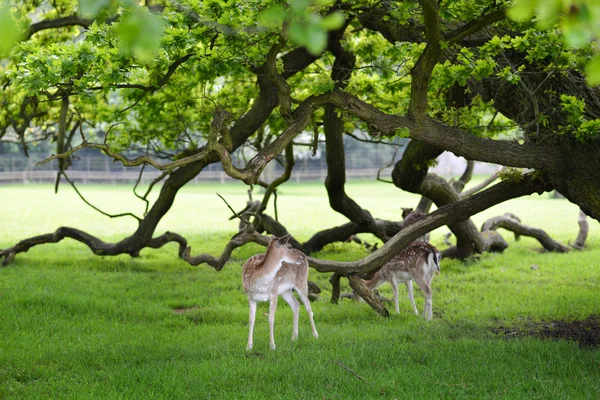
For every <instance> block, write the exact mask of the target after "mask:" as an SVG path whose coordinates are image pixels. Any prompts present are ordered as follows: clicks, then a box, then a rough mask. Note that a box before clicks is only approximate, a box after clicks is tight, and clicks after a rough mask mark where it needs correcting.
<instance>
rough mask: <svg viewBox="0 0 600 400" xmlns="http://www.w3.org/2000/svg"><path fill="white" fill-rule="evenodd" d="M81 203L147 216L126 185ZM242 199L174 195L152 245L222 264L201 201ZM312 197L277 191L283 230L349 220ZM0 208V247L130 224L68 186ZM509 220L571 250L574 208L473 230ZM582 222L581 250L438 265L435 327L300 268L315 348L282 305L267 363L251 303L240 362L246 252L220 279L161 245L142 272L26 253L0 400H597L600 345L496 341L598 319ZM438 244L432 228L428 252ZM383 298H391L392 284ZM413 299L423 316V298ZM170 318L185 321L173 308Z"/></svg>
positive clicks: (4, 198)
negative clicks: (534, 327)
mask: <svg viewBox="0 0 600 400" xmlns="http://www.w3.org/2000/svg"><path fill="white" fill-rule="evenodd" d="M81 189H82V190H83V192H84V194H85V195H86V196H87V197H89V200H90V201H92V202H94V204H97V205H101V206H102V207H103V208H105V209H107V210H109V211H111V212H121V211H129V210H131V209H134V210H136V211H138V212H139V211H140V210H143V204H142V203H141V202H140V201H139V200H137V199H135V198H134V197H133V196H132V195H131V193H130V192H129V191H128V189H126V188H125V187H122V186H82V188H81ZM244 190H245V188H244V187H243V185H199V186H192V187H189V188H185V189H184V190H183V191H182V192H181V193H180V194H179V195H178V197H177V199H176V202H175V204H174V207H173V210H172V211H171V212H170V213H169V215H168V216H167V217H166V218H165V219H164V221H162V222H161V225H160V227H159V231H158V232H159V233H160V232H162V231H165V230H171V231H174V232H178V233H181V234H183V235H185V236H186V237H187V238H188V239H189V240H190V243H191V245H192V246H193V253H198V252H209V253H211V254H218V253H220V251H221V250H222V248H223V246H224V244H225V243H226V242H227V240H228V238H229V236H230V235H231V234H232V233H233V232H234V231H235V228H236V225H237V222H235V221H227V217H228V216H229V211H228V210H227V208H226V207H225V205H224V204H223V203H222V202H221V201H220V199H218V197H216V195H215V194H214V193H215V192H217V191H218V192H219V193H221V194H222V195H224V196H225V197H226V198H227V199H228V201H229V202H230V203H231V204H232V205H233V206H234V207H236V208H238V207H239V208H241V207H242V206H243V205H244V203H245V201H246V194H245V191H244ZM348 192H349V194H350V195H352V196H353V197H354V198H355V199H356V200H357V201H358V202H359V204H361V205H363V206H365V207H367V208H370V209H371V211H372V212H373V213H374V215H375V216H377V217H381V218H389V219H398V218H399V217H398V214H399V209H400V207H402V206H405V207H406V206H414V205H415V204H416V202H417V200H418V197H416V196H413V195H408V194H405V193H402V192H401V191H399V190H397V189H395V188H393V187H392V186H391V185H383V184H375V183H366V182H350V183H349V185H348ZM323 194H324V189H323V187H322V184H290V185H288V186H286V187H284V188H283V189H282V190H281V195H280V197H279V216H280V220H281V221H282V222H283V223H284V224H285V225H286V226H287V227H288V229H290V231H292V232H294V233H295V234H297V236H298V237H299V238H300V239H307V238H308V237H310V235H311V234H312V233H314V232H316V231H317V230H319V229H322V228H327V227H331V226H333V225H335V224H339V223H343V222H345V220H344V218H343V217H341V216H339V215H337V214H336V213H334V212H333V211H331V210H330V209H329V208H328V206H327V200H326V198H324V197H323V196H322V195H323ZM0 206H1V207H0V221H1V222H0V223H1V225H0V248H4V247H6V246H9V245H12V244H14V243H15V242H16V241H18V240H20V239H22V238H24V237H27V236H32V235H36V234H40V233H48V232H52V231H54V230H55V229H56V228H57V227H58V226H61V225H66V226H73V227H77V228H82V229H85V230H87V231H89V232H90V233H92V234H95V235H98V236H99V237H101V238H103V239H105V240H118V239H119V238H122V237H124V236H125V235H127V234H128V233H130V232H131V231H132V230H133V229H134V228H135V221H134V220H132V219H130V220H128V219H116V220H114V219H113V220H111V219H108V218H106V217H103V216H101V215H99V214H97V213H96V212H94V211H92V210H90V209H89V208H88V207H87V206H85V205H84V204H82V203H81V201H80V200H79V199H78V198H77V197H76V195H74V194H73V193H72V191H71V190H70V189H68V188H67V187H64V188H62V190H61V191H60V192H59V194H58V195H54V194H52V189H51V187H50V186H47V185H39V186H25V187H23V186H8V187H2V188H0ZM506 211H511V212H515V213H517V214H519V215H520V216H521V217H522V218H523V222H525V223H528V224H530V225H533V226H537V227H540V228H542V229H545V230H547V231H548V233H550V234H551V235H553V237H555V238H556V239H558V240H561V241H563V242H565V243H566V242H567V241H568V240H574V238H575V236H576V233H577V223H576V218H577V207H576V206H573V205H572V204H569V203H568V202H567V201H565V200H555V199H550V198H549V197H548V196H542V197H538V196H535V197H534V196H532V197H529V198H524V199H517V200H513V201H510V202H507V203H505V204H502V205H499V206H496V207H494V208H493V209H491V210H488V211H486V212H485V213H482V215H477V216H475V218H474V220H475V221H476V223H477V224H480V223H481V222H483V220H485V219H486V218H487V217H490V216H493V215H498V214H501V213H503V212H506ZM590 225H591V230H590V237H589V241H588V245H589V249H588V250H586V251H584V252H573V253H570V254H566V255H556V254H539V253H538V252H537V251H536V250H538V249H539V248H540V246H539V244H537V242H535V241H534V240H531V239H528V238H524V239H523V240H521V241H520V242H515V241H514V239H513V238H512V236H511V235H508V234H505V235H504V236H505V238H506V239H507V240H508V242H509V244H510V247H509V249H508V250H507V251H506V252H505V253H504V254H502V255H489V254H488V255H484V256H483V257H481V259H480V260H479V261H476V262H475V261H472V262H468V263H461V262H457V261H448V260H443V261H442V274H441V275H439V276H436V277H435V278H434V281H433V285H432V286H433V290H434V297H433V310H434V320H433V321H431V322H426V321H424V320H423V319H422V318H419V317H415V316H413V315H411V313H410V305H409V302H408V299H407V298H406V296H404V295H403V296H401V303H400V309H401V314H400V315H395V314H393V315H392V316H391V318H389V319H387V320H386V319H383V318H380V317H378V316H377V315H376V314H375V313H374V312H373V311H372V310H371V309H370V308H369V307H368V306H366V305H365V304H364V303H361V304H356V303H353V302H351V301H348V300H344V301H342V302H341V303H340V304H339V305H331V304H329V302H328V296H329V294H330V293H329V288H330V286H329V284H328V283H327V278H328V277H327V276H326V275H319V274H316V273H314V272H311V277H310V279H312V280H315V281H316V282H318V284H319V285H320V286H321V287H322V288H323V289H324V292H323V293H322V299H321V300H320V301H317V302H315V303H313V309H314V312H315V322H316V324H317V329H318V330H319V334H320V338H319V339H318V340H315V339H314V338H312V336H311V335H310V327H309V324H308V319H307V317H306V313H305V311H304V310H302V311H301V316H300V338H299V340H298V341H297V342H291V341H290V340H289V338H290V336H291V329H292V328H291V325H292V318H291V311H290V309H289V307H287V305H285V303H284V302H283V301H280V303H279V304H280V305H279V308H278V313H277V318H276V326H275V333H276V341H277V350H276V351H270V350H269V349H268V326H267V318H266V314H265V313H266V312H267V307H266V304H264V303H263V304H262V305H261V306H259V312H258V313H257V324H256V331H255V340H254V341H255V349H254V351H252V352H251V353H247V352H245V351H244V348H245V343H246V339H247V318H248V314H247V303H246V298H245V295H244V293H243V291H242V289H241V282H240V269H241V265H242V263H243V262H244V260H245V259H247V258H248V257H249V256H250V255H251V254H254V253H256V252H259V251H261V248H260V247H259V246H256V245H248V246H246V247H244V248H242V249H238V250H236V251H235V252H234V254H233V258H232V260H231V262H230V263H228V264H227V265H226V266H225V268H224V269H223V270H222V271H221V272H216V271H214V270H212V269H211V268H209V267H206V266H200V267H191V266H189V265H187V264H186V263H184V262H182V261H180V260H178V259H177V258H176V256H175V255H176V246H175V245H173V244H170V245H167V246H165V247H164V248H162V249H160V250H144V251H143V252H142V257H140V258H138V259H131V258H129V257H126V256H118V257H107V258H100V257H97V256H93V255H92V254H91V252H90V251H89V250H88V249H87V248H85V247H84V246H83V245H80V244H78V243H75V242H73V241H69V240H64V241H63V242H61V243H59V244H50V245H45V246H39V247H37V248H34V249H31V250H30V251H29V252H28V253H25V254H19V255H18V256H17V259H16V261H15V262H14V263H13V264H12V265H11V266H10V267H8V268H4V269H0V338H1V339H0V398H1V399H5V398H7V399H11V398H15V399H17V398H18V399H29V398H43V399H46V398H60V399H62V398H73V399H89V398H126V399H130V398H139V399H150V398H157V399H159V398H160V399H165V398H170V399H179V398H225V399H232V398H256V399H264V398H286V399H287V398H290V399H297V398H310V399H313V398H325V399H346V398H442V397H443V398H506V399H516V398H528V399H529V398H542V399H545V398H550V397H552V398H569V399H571V398H598V397H599V396H600V349H598V348H592V349H589V348H587V349H582V348H580V347H579V346H578V345H577V344H576V343H574V342H570V341H563V340H560V341H551V340H540V339H537V338H534V337H518V338H513V337H509V336H504V335H502V334H499V335H498V334H494V333H493V332H492V328H494V327H499V326H504V327H516V328H519V327H520V328H523V329H525V328H526V327H528V326H530V324H532V323H536V322H540V321H551V320H572V319H583V318H586V317H587V316H590V315H594V314H599V313H600V296H599V295H598V290H599V287H600V268H599V266H598V261H597V260H598V259H600V226H599V224H598V223H597V222H595V221H591V223H590ZM445 232H446V229H439V230H437V231H436V232H434V235H433V241H434V243H436V244H438V245H440V244H441V237H442V235H443V233H445ZM503 234H504V232H503ZM365 254H366V253H365V251H364V250H363V249H362V248H360V247H359V246H357V245H354V244H352V245H348V244H346V245H341V244H336V245H331V246H328V247H327V248H325V249H324V251H323V252H321V253H319V254H318V256H319V257H322V258H330V259H336V260H351V259H357V258H360V257H362V256H364V255H365ZM533 264H536V265H538V266H539V268H538V269H537V270H532V269H531V266H532V265H533ZM344 290H347V286H346V287H345V288H344ZM381 291H382V294H384V295H386V296H388V297H389V296H391V291H390V290H389V288H386V287H383V288H382V290H381ZM416 297H417V299H416V300H417V306H418V307H419V308H420V309H422V306H423V298H422V295H421V293H420V291H418V290H416ZM180 308H186V309H189V310H188V311H186V312H184V313H176V312H174V310H177V309H180ZM340 364H343V365H345V366H346V367H348V368H350V369H351V370H352V371H354V372H355V373H356V374H357V375H359V376H360V377H361V378H362V379H363V380H364V381H362V380H360V379H358V378H357V377H355V376H354V375H353V374H352V373H351V372H350V371H348V370H346V369H344V368H343V367H341V366H340Z"/></svg>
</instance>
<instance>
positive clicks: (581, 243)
mask: <svg viewBox="0 0 600 400" xmlns="http://www.w3.org/2000/svg"><path fill="white" fill-rule="evenodd" d="M577 223H578V224H579V233H578V234H577V239H575V243H573V244H572V245H571V247H573V248H575V249H577V250H583V248H584V247H585V241H586V239H587V236H588V232H589V231H590V224H589V223H588V221H587V215H585V213H584V212H583V211H582V210H579V218H578V219H577Z"/></svg>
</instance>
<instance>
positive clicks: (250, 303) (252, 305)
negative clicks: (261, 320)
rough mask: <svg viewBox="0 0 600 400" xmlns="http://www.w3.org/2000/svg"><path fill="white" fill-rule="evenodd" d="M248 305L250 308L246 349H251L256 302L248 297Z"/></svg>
mask: <svg viewBox="0 0 600 400" xmlns="http://www.w3.org/2000/svg"><path fill="white" fill-rule="evenodd" d="M248 306H249V308H250V315H249V319H250V331H249V332H248V345H247V346H246V350H252V345H253V343H252V336H253V335H254V321H255V319H256V302H255V301H254V300H252V299H250V298H248Z"/></svg>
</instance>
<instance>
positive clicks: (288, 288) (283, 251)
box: [242, 235, 319, 350]
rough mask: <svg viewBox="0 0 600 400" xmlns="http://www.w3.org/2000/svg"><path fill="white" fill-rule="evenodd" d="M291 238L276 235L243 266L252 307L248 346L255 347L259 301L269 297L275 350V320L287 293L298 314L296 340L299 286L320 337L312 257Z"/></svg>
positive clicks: (243, 277) (293, 331) (272, 347)
mask: <svg viewBox="0 0 600 400" xmlns="http://www.w3.org/2000/svg"><path fill="white" fill-rule="evenodd" d="M289 240H290V235H286V236H283V237H281V238H277V237H275V236H272V237H271V240H270V241H269V244H268V246H267V251H266V253H264V254H257V255H255V256H252V257H250V258H249V259H248V261H246V263H245V264H244V266H243V267H242V284H243V286H244V291H245V292H246V294H247V295H248V305H249V307H250V317H249V319H250V331H249V333H248V346H247V347H246V350H250V349H252V345H253V341H252V337H253V334H254V321H255V317H256V303H257V302H260V301H269V303H270V304H269V334H270V339H271V341H270V345H271V349H272V350H275V333H274V323H275V310H276V309H277V298H278V296H281V297H283V299H284V300H285V301H286V303H288V304H289V305H290V307H291V308H292V312H293V314H294V320H293V330H292V340H296V339H297V338H298V316H299V311H300V304H299V303H298V300H296V298H295V297H294V294H293V293H292V290H296V293H298V296H299V297H300V300H302V303H304V307H306V311H308V317H309V319H310V325H311V328H312V333H313V335H314V337H315V338H317V337H319V334H318V333H317V329H316V328H315V322H314V320H313V312H312V309H311V307H310V302H309V300H308V261H307V260H306V256H305V255H304V253H302V252H301V251H300V250H297V249H294V248H292V246H291V245H290V244H289V243H288V241H289Z"/></svg>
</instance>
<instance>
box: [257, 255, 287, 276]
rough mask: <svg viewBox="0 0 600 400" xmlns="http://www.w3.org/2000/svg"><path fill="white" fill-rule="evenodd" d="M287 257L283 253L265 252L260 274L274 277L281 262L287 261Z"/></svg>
mask: <svg viewBox="0 0 600 400" xmlns="http://www.w3.org/2000/svg"><path fill="white" fill-rule="evenodd" d="M288 259H289V257H286V256H285V253H273V252H267V254H266V256H265V260H264V262H263V265H262V268H261V269H262V274H263V275H264V276H270V277H274V276H275V274H276V273H277V271H279V270H280V269H281V263H282V262H284V261H286V262H289V261H288Z"/></svg>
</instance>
